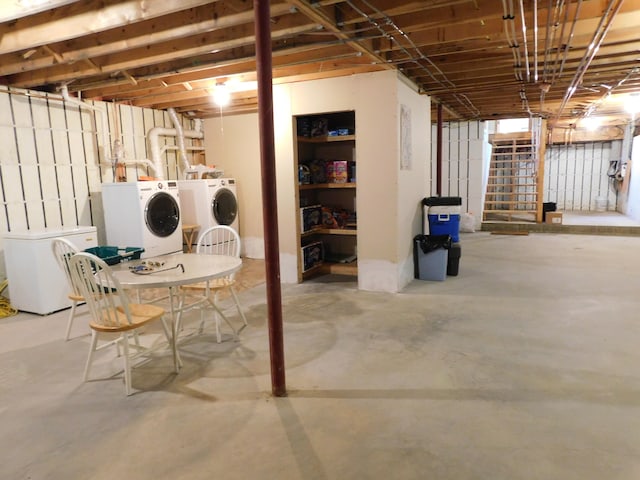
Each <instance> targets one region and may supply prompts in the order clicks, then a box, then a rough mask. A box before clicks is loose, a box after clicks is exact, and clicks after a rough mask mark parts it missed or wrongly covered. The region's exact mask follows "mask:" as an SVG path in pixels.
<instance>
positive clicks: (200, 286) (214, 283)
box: [182, 278, 236, 290]
mask: <svg viewBox="0 0 640 480" xmlns="http://www.w3.org/2000/svg"><path fill="white" fill-rule="evenodd" d="M208 283H209V290H220V289H222V288H228V287H232V286H233V285H235V284H236V281H235V280H233V279H231V278H216V279H213V280H210V281H209V282H208ZM182 288H183V289H185V290H206V289H207V282H200V283H194V284H192V285H184V286H182Z"/></svg>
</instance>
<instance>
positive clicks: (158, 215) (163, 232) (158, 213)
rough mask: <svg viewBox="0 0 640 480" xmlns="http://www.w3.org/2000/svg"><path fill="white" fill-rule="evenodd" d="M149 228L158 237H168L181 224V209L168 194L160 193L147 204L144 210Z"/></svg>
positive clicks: (154, 195)
mask: <svg viewBox="0 0 640 480" xmlns="http://www.w3.org/2000/svg"><path fill="white" fill-rule="evenodd" d="M144 219H145V222H146V223H147V227H148V228H149V230H151V232H152V233H153V234H154V235H156V236H158V237H168V236H169V235H171V234H172V233H173V232H175V231H176V229H177V228H178V224H179V223H180V207H179V206H178V202H177V201H176V199H175V198H173V197H172V196H171V195H169V194H168V193H167V192H158V193H155V194H153V196H152V197H151V198H150V199H149V201H148V202H147V205H146V206H145V210H144Z"/></svg>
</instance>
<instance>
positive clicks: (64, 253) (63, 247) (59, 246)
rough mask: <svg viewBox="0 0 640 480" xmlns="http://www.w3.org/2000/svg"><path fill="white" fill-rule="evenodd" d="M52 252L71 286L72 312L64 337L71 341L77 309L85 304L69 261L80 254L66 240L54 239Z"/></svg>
mask: <svg viewBox="0 0 640 480" xmlns="http://www.w3.org/2000/svg"><path fill="white" fill-rule="evenodd" d="M51 250H52V251H53V255H54V257H55V259H56V262H57V263H58V265H59V266H60V268H61V269H62V270H63V271H64V276H65V278H66V279H67V284H68V285H69V295H68V297H69V300H71V311H70V312H69V319H68V320H67V331H66V333H65V336H64V339H65V340H69V336H70V335H71V326H72V325H73V320H74V318H75V315H76V307H77V306H78V304H80V303H84V297H83V296H82V294H81V293H80V291H79V290H78V289H77V288H76V287H75V286H74V285H73V282H72V281H71V270H70V269H69V268H70V263H69V261H70V260H71V257H72V256H73V255H75V254H76V253H78V251H79V250H78V249H77V248H76V246H75V245H74V244H73V243H71V242H70V241H69V240H67V239H66V238H54V239H53V240H52V241H51Z"/></svg>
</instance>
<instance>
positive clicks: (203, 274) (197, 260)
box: [111, 253, 242, 365]
mask: <svg viewBox="0 0 640 480" xmlns="http://www.w3.org/2000/svg"><path fill="white" fill-rule="evenodd" d="M143 262H144V263H146V264H147V265H149V264H151V265H153V264H155V263H156V262H159V263H161V264H162V265H159V266H153V267H152V270H150V271H148V272H142V274H141V273H133V271H132V270H131V268H129V267H135V266H139V265H143ZM180 265H182V267H180ZM174 267H176V268H174ZM240 267H242V260H241V259H240V258H238V257H231V256H228V255H205V254H197V253H175V254H171V255H162V256H159V257H153V258H145V259H143V260H133V261H130V262H123V263H120V264H118V265H114V266H112V267H111V269H112V270H113V272H114V275H115V277H116V278H117V279H118V281H119V282H120V285H122V287H124V288H132V289H145V288H166V289H168V290H169V305H170V309H171V332H172V335H173V338H172V341H171V343H172V345H171V348H172V350H173V356H174V360H175V361H176V365H179V364H180V363H181V361H180V357H179V356H178V348H177V342H176V340H177V337H178V332H177V329H178V322H176V308H175V301H174V300H175V295H176V289H177V287H180V286H181V285H190V284H193V283H199V282H205V281H207V280H212V279H214V278H219V277H225V276H227V275H231V274H232V273H234V272H237V271H238V270H240ZM212 307H213V308H214V309H216V310H217V311H218V314H222V312H221V311H220V310H219V309H218V307H217V306H216V305H215V304H212Z"/></svg>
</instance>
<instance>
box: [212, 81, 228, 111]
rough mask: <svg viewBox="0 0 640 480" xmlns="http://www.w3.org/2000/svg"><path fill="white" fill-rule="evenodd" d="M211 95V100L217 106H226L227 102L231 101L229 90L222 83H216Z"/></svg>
mask: <svg viewBox="0 0 640 480" xmlns="http://www.w3.org/2000/svg"><path fill="white" fill-rule="evenodd" d="M212 95H213V101H214V102H215V104H216V105H218V106H219V107H226V106H227V105H229V102H231V92H230V91H229V88H228V87H227V86H226V85H224V84H221V85H216V86H215V88H214V89H213V93H212Z"/></svg>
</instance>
